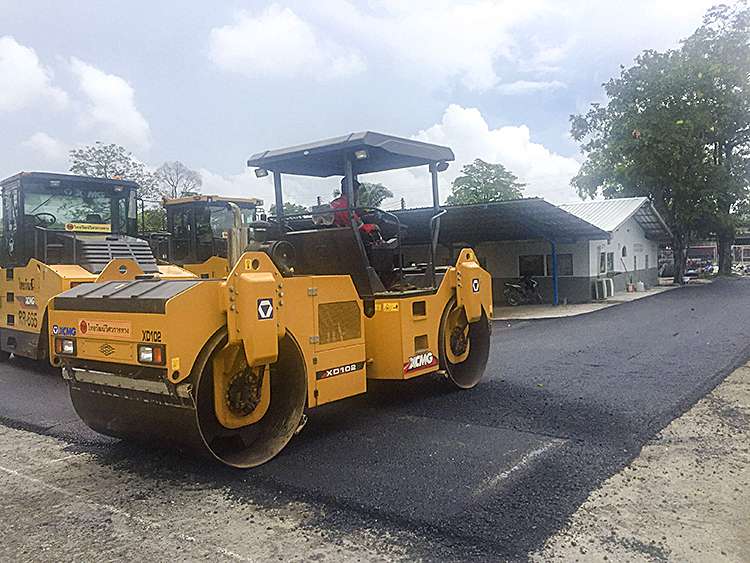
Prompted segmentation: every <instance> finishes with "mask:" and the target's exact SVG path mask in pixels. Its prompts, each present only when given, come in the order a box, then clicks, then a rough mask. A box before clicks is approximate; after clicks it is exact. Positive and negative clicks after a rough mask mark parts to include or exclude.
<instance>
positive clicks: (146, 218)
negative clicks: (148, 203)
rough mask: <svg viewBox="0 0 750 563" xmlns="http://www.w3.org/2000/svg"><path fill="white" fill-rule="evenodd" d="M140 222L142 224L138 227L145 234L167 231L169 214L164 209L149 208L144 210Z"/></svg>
mask: <svg viewBox="0 0 750 563" xmlns="http://www.w3.org/2000/svg"><path fill="white" fill-rule="evenodd" d="M140 221H142V224H141V223H139V225H138V227H139V229H141V230H142V231H143V232H147V233H149V232H155V231H166V230H167V213H166V211H164V208H163V207H147V208H146V209H144V210H143V214H142V216H141V218H140Z"/></svg>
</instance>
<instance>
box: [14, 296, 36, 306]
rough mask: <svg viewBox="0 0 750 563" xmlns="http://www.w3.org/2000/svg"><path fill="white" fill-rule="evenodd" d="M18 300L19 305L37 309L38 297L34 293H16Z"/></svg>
mask: <svg viewBox="0 0 750 563" xmlns="http://www.w3.org/2000/svg"><path fill="white" fill-rule="evenodd" d="M16 301H17V302H18V306H19V307H23V308H25V309H36V297H34V296H33V295H16Z"/></svg>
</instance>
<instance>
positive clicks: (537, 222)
mask: <svg viewBox="0 0 750 563" xmlns="http://www.w3.org/2000/svg"><path fill="white" fill-rule="evenodd" d="M443 209H445V211H446V214H445V215H443V216H442V217H441V219H440V242H443V243H452V242H469V243H476V242H491V241H511V240H534V239H545V240H554V241H559V242H566V241H576V240H602V239H607V238H609V234H608V233H606V232H605V231H603V230H601V229H599V228H598V227H595V226H594V225H592V224H591V223H588V222H586V221H584V220H583V219H580V218H579V217H576V216H575V215H572V214H570V213H568V212H567V211H564V210H562V209H560V208H559V207H557V206H555V205H552V204H551V203H549V202H547V201H544V200H543V199H540V198H530V199H516V200H512V201H497V202H492V203H482V204H475V205H457V206H445V207H443ZM393 213H394V214H395V215H396V216H397V217H398V218H399V220H400V221H401V223H402V224H403V225H405V226H406V227H407V232H406V243H407V244H425V243H428V242H429V240H430V226H429V223H430V217H432V215H433V214H434V210H433V209H432V208H431V207H424V208H418V209H404V210H400V211H394V212H393Z"/></svg>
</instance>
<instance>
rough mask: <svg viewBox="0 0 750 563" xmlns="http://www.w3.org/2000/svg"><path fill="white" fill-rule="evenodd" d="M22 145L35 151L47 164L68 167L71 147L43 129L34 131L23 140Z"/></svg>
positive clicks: (54, 166)
mask: <svg viewBox="0 0 750 563" xmlns="http://www.w3.org/2000/svg"><path fill="white" fill-rule="evenodd" d="M21 146H23V147H24V148H27V149H29V150H30V151H31V152H33V153H34V155H35V156H36V157H37V158H39V159H41V160H42V161H43V162H44V164H45V165H46V166H50V167H53V168H66V164H67V159H68V151H69V150H70V147H69V146H68V145H67V144H66V143H64V142H62V141H60V140H59V139H55V138H54V137H50V136H49V135H48V134H47V133H44V132H42V131H39V132H37V133H34V134H33V135H32V136H31V137H29V138H28V139H26V140H25V141H23V142H22V143H21Z"/></svg>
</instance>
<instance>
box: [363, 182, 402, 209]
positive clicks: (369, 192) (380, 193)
mask: <svg viewBox="0 0 750 563" xmlns="http://www.w3.org/2000/svg"><path fill="white" fill-rule="evenodd" d="M392 197H393V192H392V191H391V190H389V189H388V188H386V187H385V186H384V185H383V184H380V183H371V182H360V184H359V190H358V191H357V206H358V207H380V204H381V203H383V202H384V201H385V200H386V199H390V198H392Z"/></svg>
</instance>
